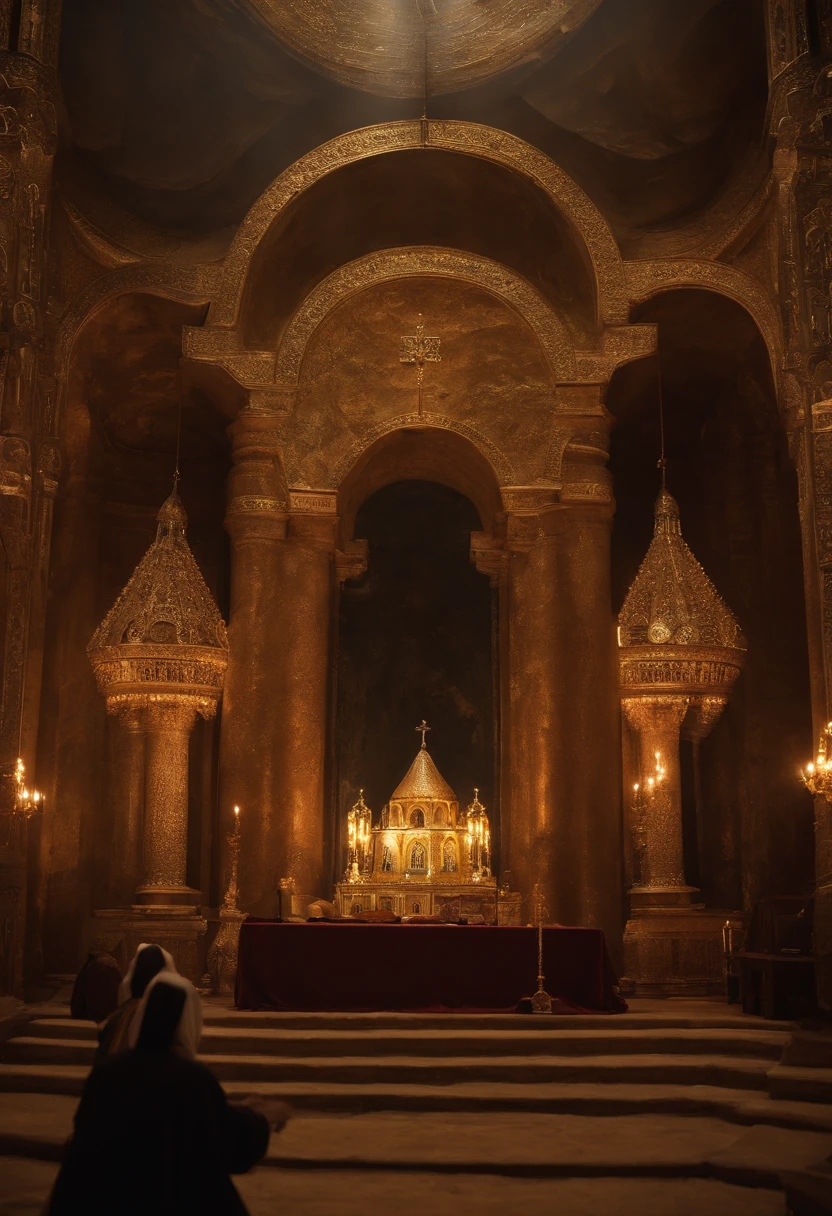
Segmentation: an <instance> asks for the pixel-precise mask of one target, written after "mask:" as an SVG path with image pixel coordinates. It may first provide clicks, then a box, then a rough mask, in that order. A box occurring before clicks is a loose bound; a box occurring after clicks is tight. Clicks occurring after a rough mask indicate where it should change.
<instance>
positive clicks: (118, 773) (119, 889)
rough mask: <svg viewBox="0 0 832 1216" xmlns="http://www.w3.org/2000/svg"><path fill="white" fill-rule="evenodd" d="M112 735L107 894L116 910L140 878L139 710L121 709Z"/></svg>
mask: <svg viewBox="0 0 832 1216" xmlns="http://www.w3.org/2000/svg"><path fill="white" fill-rule="evenodd" d="M115 735H116V737H115V740H114V750H115V757H114V769H115V772H114V781H113V787H114V788H113V792H114V796H115V815H114V819H113V856H112V862H111V869H110V892H111V900H112V903H113V906H114V907H116V908H118V907H124V906H125V905H126V904H129V903H130V902H131V901H132V898H133V894H134V892H135V890H136V888H137V887H138V885H139V883H140V882H141V880H142V876H143V871H142V836H143V830H144V778H145V723H144V714H143V712H142V710H140V709H133V708H128V707H126V708H124V709H122V710H121V711H120V712H119V714H118V720H117V723H116V724H115Z"/></svg>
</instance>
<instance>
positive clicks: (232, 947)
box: [208, 909, 246, 996]
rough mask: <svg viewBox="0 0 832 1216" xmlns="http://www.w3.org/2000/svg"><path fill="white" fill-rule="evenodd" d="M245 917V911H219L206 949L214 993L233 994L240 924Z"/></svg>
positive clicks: (220, 994) (221, 994)
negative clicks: (214, 933)
mask: <svg viewBox="0 0 832 1216" xmlns="http://www.w3.org/2000/svg"><path fill="white" fill-rule="evenodd" d="M245 919H246V913H245V912H237V911H226V910H225V909H223V911H221V912H220V927H219V929H218V930H217V934H216V937H215V938H214V940H213V941H212V942H211V945H210V947H209V949H208V974H209V975H210V977H211V991H212V993H214V994H216V995H219V996H233V994H234V983H235V980H236V978H237V946H238V943H239V940H240V925H241V924H242V923H243V921H244V920H245Z"/></svg>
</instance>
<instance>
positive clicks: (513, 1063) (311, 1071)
mask: <svg viewBox="0 0 832 1216" xmlns="http://www.w3.org/2000/svg"><path fill="white" fill-rule="evenodd" d="M201 1058H202V1059H203V1060H204V1062H205V1063H206V1064H208V1065H209V1066H210V1067H211V1068H212V1069H213V1071H214V1072H215V1073H216V1075H217V1076H218V1077H219V1078H220V1079H221V1080H223V1081H226V1080H229V1081H231V1080H283V1081H303V1080H316V1081H326V1082H352V1083H359V1084H361V1083H364V1084H367V1083H372V1084H384V1083H395V1084H397V1083H410V1084H421V1085H447V1084H450V1083H453V1082H462V1081H499V1082H507V1083H512V1084H517V1083H525V1084H529V1083H536V1082H544V1081H586V1080H590V1079H591V1080H595V1081H599V1082H613V1081H621V1080H628V1081H631V1082H647V1083H649V1082H659V1083H661V1082H664V1083H667V1084H691V1085H693V1084H705V1085H726V1086H729V1087H730V1088H735V1089H760V1090H764V1089H765V1088H766V1083H767V1082H766V1072H767V1069H768V1062H767V1061H760V1060H748V1059H740V1058H733V1057H730V1056H680V1055H675V1056H674V1055H642V1056H572V1057H566V1058H557V1057H552V1056H525V1057H515V1056H491V1057H487V1058H482V1057H478V1056H457V1057H451V1056H449V1057H446V1058H443V1059H430V1058H424V1059H422V1058H418V1057H411V1056H399V1057H397V1056H383V1057H372V1056H371V1057H359V1056H355V1057H352V1058H348V1059H346V1060H338V1059H333V1058H330V1057H316V1056H307V1057H305V1058H302V1059H293V1058H291V1057H286V1056H282V1057H281V1056H256V1055H220V1054H212V1055H205V1056H202V1057H201Z"/></svg>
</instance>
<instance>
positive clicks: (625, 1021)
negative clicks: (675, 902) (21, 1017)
mask: <svg viewBox="0 0 832 1216" xmlns="http://www.w3.org/2000/svg"><path fill="white" fill-rule="evenodd" d="M663 1003H664V1004H667V1005H668V1006H672V1004H673V1002H672V1001H667V1002H663ZM689 1004H690V1002H685V1005H686V1006H688V1005H689ZM714 1007H716V1010H717V1012H713V1010H714ZM705 1010H706V1011H705V1012H703V1013H701V1014H691V1013H678V1014H677V1013H673V1012H672V1011H671V1010H668V1012H667V1013H654V1012H649V1013H618V1014H605V1013H598V1014H593V1013H585V1014H558V1015H557V1016H554V1017H534V1016H529V1015H525V1014H513V1013H300V1012H294V1011H293V1012H279V1011H276V1010H271V1011H270V1010H263V1011H251V1010H235V1009H232V1008H230V1007H225V1006H218V1005H216V1004H214V1003H212V1000H211V999H208V1000H205V1001H203V1017H204V1021H205V1025H206V1026H248V1027H256V1028H258V1029H262V1030H268V1029H270V1028H281V1027H282V1028H283V1029H286V1030H325V1029H329V1030H359V1029H360V1030H496V1031H500V1032H503V1031H514V1032H524V1031H525V1032H530V1033H533V1034H541V1033H545V1032H547V1031H548V1032H549V1033H554V1034H558V1033H560V1032H561V1031H563V1030H600V1031H603V1032H604V1033H605V1034H614V1033H618V1032H619V1031H621V1030H643V1031H648V1030H674V1029H675V1030H745V1031H748V1032H754V1031H758V1032H760V1033H763V1034H766V1033H771V1032H772V1031H791V1030H792V1029H793V1028H794V1023H792V1022H785V1021H773V1020H772V1021H768V1020H766V1019H764V1018H753V1017H749V1016H747V1015H745V1014H742V1013H738V1012H734V1011H733V1010H734V1007H733V1006H730V1005H725V1006H720V1005H718V1004H716V1005H715V1002H711V1001H709V1002H706V1003H705ZM723 1010H724V1012H723Z"/></svg>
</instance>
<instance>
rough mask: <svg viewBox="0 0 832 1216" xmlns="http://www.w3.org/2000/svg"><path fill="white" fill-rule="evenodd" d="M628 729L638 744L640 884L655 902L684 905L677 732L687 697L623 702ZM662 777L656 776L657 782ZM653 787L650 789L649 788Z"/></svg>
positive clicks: (685, 890) (687, 891) (686, 895)
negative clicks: (640, 841) (640, 845)
mask: <svg viewBox="0 0 832 1216" xmlns="http://www.w3.org/2000/svg"><path fill="white" fill-rule="evenodd" d="M622 705H623V708H624V715H625V717H626V719H627V724H628V725H629V726H630V727H631V728H632V729H633V730H634V731H635V732H636V734H637V736H638V743H639V769H640V775H641V779H640V795H641V797H640V799H639V801H640V802H641V804H642V806H643V814H642V822H641V823H640V825H639V828H640V831H641V833H642V836H643V858H642V865H641V871H642V872H641V882H640V883H639V887H638V889H639V890H641V889H643V888H649V889H650V891H651V892H654V893H655V897H656V902H658V901H659V895H661V900H660V902H662V903H664V904H667V903H672V902H677V900H680V901H681V902H689V901H690V887H688V886H686V885H685V863H684V855H683V849H682V779H681V773H680V769H679V732H680V730H681V726H682V721H683V720H684V717H685V714H686V712H687V708H688V699H687V697H675V698H674V697H625V698H624V700H623V702H622ZM659 773H661V776H659ZM651 782H652V784H650V783H651Z"/></svg>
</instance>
